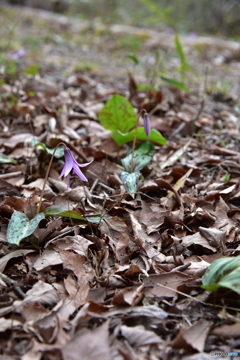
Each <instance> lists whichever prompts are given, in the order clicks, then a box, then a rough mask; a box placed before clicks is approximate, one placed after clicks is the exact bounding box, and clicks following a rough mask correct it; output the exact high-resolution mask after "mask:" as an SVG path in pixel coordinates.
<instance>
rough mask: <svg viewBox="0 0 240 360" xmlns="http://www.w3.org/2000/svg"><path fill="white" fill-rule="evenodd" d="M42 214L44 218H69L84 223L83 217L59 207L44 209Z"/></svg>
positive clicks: (73, 211)
mask: <svg viewBox="0 0 240 360" xmlns="http://www.w3.org/2000/svg"><path fill="white" fill-rule="evenodd" d="M43 212H44V214H45V215H46V216H55V215H57V216H64V217H69V218H71V219H78V220H84V221H86V219H85V218H84V217H82V216H81V215H80V214H79V213H78V212H77V211H75V210H66V209H62V208H60V207H55V206H52V207H49V208H47V209H45V210H44V211H43Z"/></svg>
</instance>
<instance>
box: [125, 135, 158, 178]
mask: <svg viewBox="0 0 240 360" xmlns="http://www.w3.org/2000/svg"><path fill="white" fill-rule="evenodd" d="M154 154H155V148H154V145H153V144H152V143H151V142H149V141H145V142H142V143H141V144H139V145H138V146H137V149H136V150H135V151H134V156H133V158H132V152H130V153H129V154H128V155H127V156H126V157H125V158H124V159H122V160H121V161H122V165H123V166H124V169H125V170H126V171H128V172H130V171H131V169H133V170H134V171H139V170H142V169H143V168H144V166H146V165H147V164H148V163H149V162H150V161H151V159H152V157H153V155H154ZM132 162H133V166H132Z"/></svg>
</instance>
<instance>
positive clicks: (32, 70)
mask: <svg viewBox="0 0 240 360" xmlns="http://www.w3.org/2000/svg"><path fill="white" fill-rule="evenodd" d="M39 68H40V67H39V65H36V64H35V65H29V66H28V67H27V68H26V69H25V71H24V74H25V75H33V76H35V75H37V74H38V72H39Z"/></svg>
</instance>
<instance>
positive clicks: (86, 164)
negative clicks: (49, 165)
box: [75, 160, 93, 167]
mask: <svg viewBox="0 0 240 360" xmlns="http://www.w3.org/2000/svg"><path fill="white" fill-rule="evenodd" d="M75 162H76V161H75ZM92 162H93V160H91V161H89V162H88V163H85V164H79V163H77V162H76V163H77V164H78V166H79V167H86V166H88V165H90V164H91V163H92Z"/></svg>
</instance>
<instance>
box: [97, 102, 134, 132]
mask: <svg viewBox="0 0 240 360" xmlns="http://www.w3.org/2000/svg"><path fill="white" fill-rule="evenodd" d="M99 121H100V122H101V124H102V125H103V126H104V127H105V129H108V130H111V131H116V130H119V131H121V132H123V133H124V132H127V131H129V130H130V129H132V128H133V127H134V126H135V125H136V123H137V116H136V114H135V110H134V107H133V106H132V104H131V103H130V102H129V101H128V100H127V99H125V98H124V97H123V96H121V95H113V97H112V98H111V99H110V100H108V102H107V103H106V104H105V106H104V108H103V109H102V110H101V111H100V113H99Z"/></svg>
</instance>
